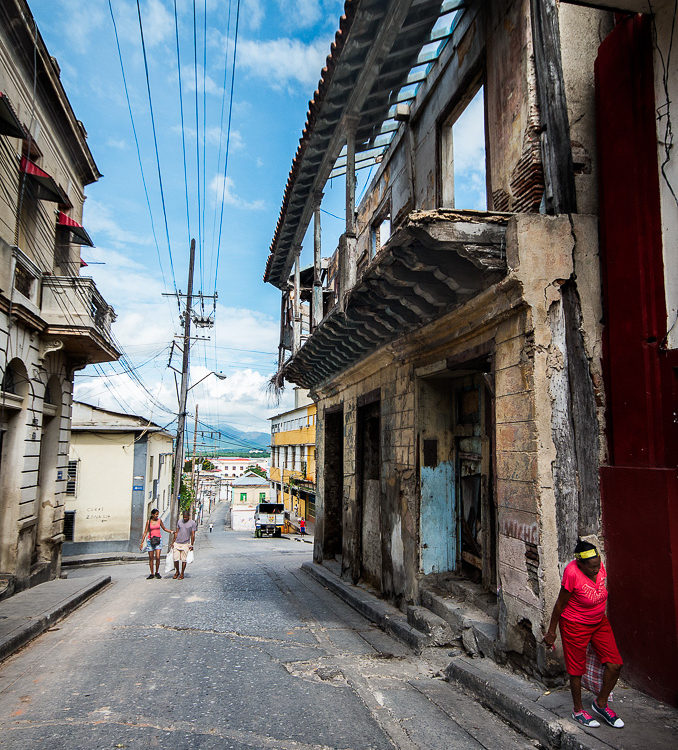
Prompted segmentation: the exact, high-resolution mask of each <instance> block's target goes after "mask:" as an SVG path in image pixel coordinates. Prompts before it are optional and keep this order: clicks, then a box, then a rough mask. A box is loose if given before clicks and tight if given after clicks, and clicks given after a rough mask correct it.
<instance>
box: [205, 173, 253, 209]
mask: <svg viewBox="0 0 678 750" xmlns="http://www.w3.org/2000/svg"><path fill="white" fill-rule="evenodd" d="M233 187H234V184H233V180H232V179H231V178H230V177H226V178H224V176H223V175H215V176H214V177H213V178H212V180H211V181H210V190H211V192H212V196H213V198H214V202H215V204H217V205H218V204H220V203H221V199H222V195H223V199H224V203H225V204H226V205H227V206H235V208H242V209H245V210H247V211H260V210H261V209H263V208H265V203H264V201H262V200H256V201H246V200H244V199H243V198H241V197H240V196H238V195H236V194H235V192H234V191H233Z"/></svg>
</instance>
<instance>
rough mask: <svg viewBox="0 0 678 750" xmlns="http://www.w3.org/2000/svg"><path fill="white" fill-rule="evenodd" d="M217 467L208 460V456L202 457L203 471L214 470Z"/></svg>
mask: <svg viewBox="0 0 678 750" xmlns="http://www.w3.org/2000/svg"><path fill="white" fill-rule="evenodd" d="M216 468H217V467H216V466H215V465H214V464H213V463H212V462H211V461H210V460H209V458H205V459H203V462H202V470H203V471H214V470H215V469H216Z"/></svg>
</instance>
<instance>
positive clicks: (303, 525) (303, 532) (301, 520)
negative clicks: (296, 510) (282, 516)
mask: <svg viewBox="0 0 678 750" xmlns="http://www.w3.org/2000/svg"><path fill="white" fill-rule="evenodd" d="M299 533H300V534H301V536H306V519H305V518H304V517H303V516H300V517H299Z"/></svg>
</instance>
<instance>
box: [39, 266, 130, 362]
mask: <svg viewBox="0 0 678 750" xmlns="http://www.w3.org/2000/svg"><path fill="white" fill-rule="evenodd" d="M41 316H42V318H43V319H44V320H45V322H46V323H47V327H48V331H47V332H48V333H49V334H52V335H54V336H58V337H59V338H60V339H62V340H64V344H65V346H66V348H67V349H72V350H76V351H77V350H81V351H82V353H83V355H85V356H86V357H87V359H88V361H90V362H106V361H110V360H112V359H117V358H118V356H119V352H117V350H116V349H115V346H114V344H113V338H112V334H111V324H112V322H113V321H114V320H115V312H114V311H113V308H112V307H111V306H110V305H109V304H108V303H107V302H106V300H105V299H104V298H103V297H102V296H101V294H99V291H98V289H97V288H96V285H95V283H94V280H93V279H91V278H88V277H80V276H78V277H72V276H44V277H43V279H42V304H41Z"/></svg>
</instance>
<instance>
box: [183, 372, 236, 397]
mask: <svg viewBox="0 0 678 750" xmlns="http://www.w3.org/2000/svg"><path fill="white" fill-rule="evenodd" d="M210 375H214V377H215V378H218V379H219V380H226V377H227V376H226V375H224V373H223V372H214V371H212V372H208V373H207V375H205V376H204V377H202V378H200V380H198V381H197V382H196V383H193V385H192V386H190V387H189V388H187V389H186V392H188V391H190V390H191V389H192V388H195V387H196V385H200V383H202V381H203V380H207V378H209V376H210Z"/></svg>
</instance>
